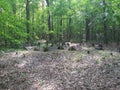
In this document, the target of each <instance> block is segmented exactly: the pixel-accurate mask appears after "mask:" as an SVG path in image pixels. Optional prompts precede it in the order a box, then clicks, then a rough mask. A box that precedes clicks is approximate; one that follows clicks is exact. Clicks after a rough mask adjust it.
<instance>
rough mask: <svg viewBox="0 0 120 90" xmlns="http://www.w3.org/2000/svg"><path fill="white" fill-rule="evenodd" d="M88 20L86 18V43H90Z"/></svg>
mask: <svg viewBox="0 0 120 90" xmlns="http://www.w3.org/2000/svg"><path fill="white" fill-rule="evenodd" d="M89 23H90V19H88V18H86V42H89V41H90V26H89Z"/></svg>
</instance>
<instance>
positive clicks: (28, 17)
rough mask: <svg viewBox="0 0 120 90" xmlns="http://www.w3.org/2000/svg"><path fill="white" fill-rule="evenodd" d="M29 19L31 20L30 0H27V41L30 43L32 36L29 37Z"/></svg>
mask: <svg viewBox="0 0 120 90" xmlns="http://www.w3.org/2000/svg"><path fill="white" fill-rule="evenodd" d="M29 20H30V1H29V0H26V32H27V34H28V37H27V43H28V44H30V37H29V33H30V24H29Z"/></svg>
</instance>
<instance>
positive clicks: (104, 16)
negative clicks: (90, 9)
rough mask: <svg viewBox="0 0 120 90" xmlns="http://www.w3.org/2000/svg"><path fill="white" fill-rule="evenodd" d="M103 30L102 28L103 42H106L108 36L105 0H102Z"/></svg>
mask: <svg viewBox="0 0 120 90" xmlns="http://www.w3.org/2000/svg"><path fill="white" fill-rule="evenodd" d="M103 13H104V15H103V30H104V43H105V44H108V37H107V25H106V2H105V0H103Z"/></svg>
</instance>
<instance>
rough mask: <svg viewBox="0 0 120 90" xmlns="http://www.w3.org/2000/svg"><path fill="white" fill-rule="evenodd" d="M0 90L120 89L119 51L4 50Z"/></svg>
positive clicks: (1, 59) (0, 72)
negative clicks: (5, 51) (7, 51)
mask: <svg viewBox="0 0 120 90" xmlns="http://www.w3.org/2000/svg"><path fill="white" fill-rule="evenodd" d="M87 50H89V51H90V54H88V53H87ZM111 52H112V54H111ZM0 90H120V53H117V52H114V51H110V50H95V49H94V48H87V47H83V48H82V50H79V51H67V50H56V51H48V52H40V51H17V52H9V53H4V54H1V55H0Z"/></svg>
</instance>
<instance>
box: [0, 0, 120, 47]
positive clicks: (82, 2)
mask: <svg viewBox="0 0 120 90" xmlns="http://www.w3.org/2000/svg"><path fill="white" fill-rule="evenodd" d="M119 35H120V0H0V47H10V48H13V47H14V48H18V47H22V46H24V45H26V44H29V45H34V44H36V42H37V41H38V40H41V39H45V40H47V41H48V42H51V43H53V42H54V43H56V42H66V41H72V42H103V43H105V44H107V43H109V42H115V43H119V41H120V37H119Z"/></svg>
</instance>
